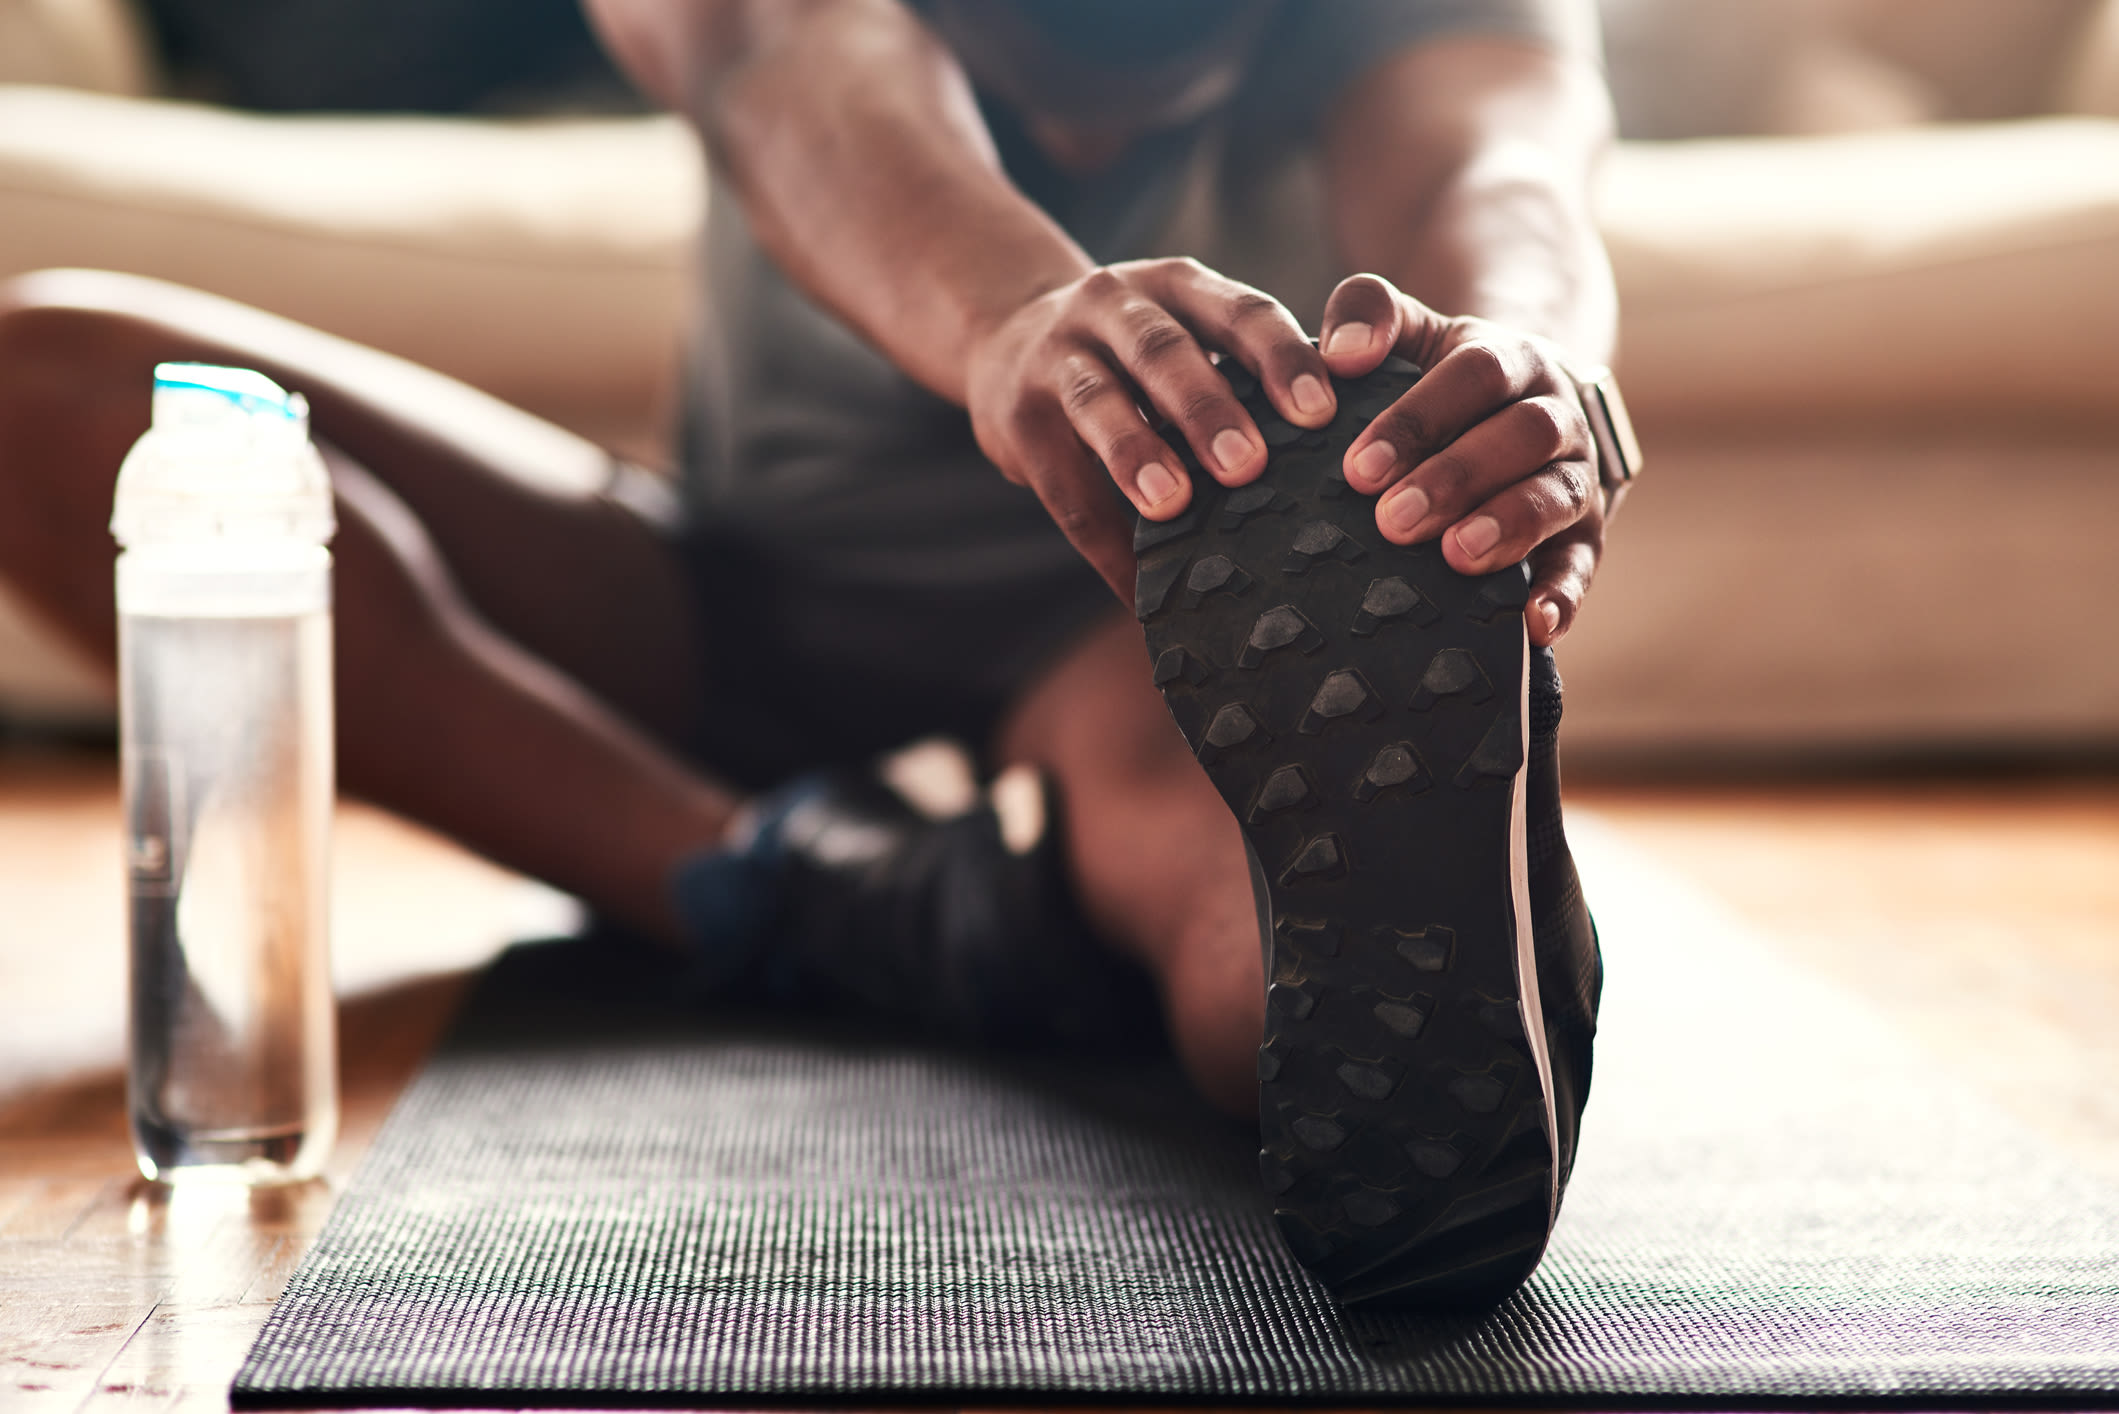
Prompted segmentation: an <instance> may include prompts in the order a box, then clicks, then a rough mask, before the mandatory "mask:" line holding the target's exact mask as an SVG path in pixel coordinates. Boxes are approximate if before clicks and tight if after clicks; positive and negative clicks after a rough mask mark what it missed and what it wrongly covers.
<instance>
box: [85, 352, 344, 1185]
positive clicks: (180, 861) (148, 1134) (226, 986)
mask: <svg viewBox="0 0 2119 1414" xmlns="http://www.w3.org/2000/svg"><path fill="white" fill-rule="evenodd" d="M334 528H335V523H334V519H333V515H332V508H331V483H330V478H329V476H328V474H327V473H326V472H325V469H324V465H323V461H322V459H321V458H319V457H318V455H317V453H316V450H315V448H313V447H312V446H311V445H310V443H309V425H308V407H307V405H306V404H305V403H304V402H303V401H302V399H301V397H300V396H299V395H298V394H297V395H290V394H288V393H286V392H283V391H282V390H281V389H280V388H279V387H278V386H277V385H276V384H274V383H273V382H272V381H271V380H270V379H267V378H266V377H264V376H263V375H262V374H258V373H253V372H250V371H248V370H245V369H234V368H215V367H211V366H208V365H203V364H163V365H161V366H160V367H158V368H157V369H156V370H155V389H154V424H153V426H152V427H151V428H150V429H149V430H148V432H147V434H146V435H145V436H144V437H142V438H141V439H140V441H139V442H138V443H137V444H136V445H135V446H134V447H133V449H132V452H131V453H130V455H128V456H127V457H126V459H125V465H124V468H123V469H122V470H121V471H120V472H119V475H118V488H117V497H116V501H115V504H114V506H113V509H112V514H111V532H112V534H113V535H115V536H116V537H117V539H118V542H119V544H120V545H121V546H122V547H123V553H122V554H120V555H119V557H118V568H117V575H118V585H117V589H118V693H119V722H120V737H121V743H120V753H121V760H122V763H123V776H124V794H125V822H126V835H127V874H128V887H129V890H130V901H131V962H132V966H131V976H132V996H131V1002H132V1005H131V1051H130V1060H131V1067H130V1076H129V1085H128V1091H129V1107H130V1110H131V1117H132V1133H133V1146H134V1150H135V1152H136V1154H137V1156H138V1158H139V1163H140V1170H141V1172H142V1173H144V1174H146V1175H147V1176H148V1177H149V1178H151V1179H161V1180H164V1181H170V1182H188V1181H191V1180H193V1179H219V1180H234V1181H237V1182H242V1183H283V1182H295V1181H299V1180H301V1179H304V1178H309V1177H312V1176H314V1175H315V1174H316V1173H317V1171H318V1170H319V1169H320V1168H321V1167H322V1165H323V1162H324V1158H325V1156H326V1155H327V1154H328V1153H329V1152H330V1148H331V1144H332V1141H333V1139H334V1138H335V1137H336V1134H337V1130H338V1074H337V1051H336V1039H335V1036H334V1029H335V1014H334V1011H333V1003H332V992H331V968H330V954H329V940H328V936H327V933H328V926H329V925H328V903H329V899H328V876H327V870H328V867H329V860H328V850H329V838H330V836H329V832H330V827H331V806H332V796H333V768H332V712H331V697H332V688H331V553H330V551H329V550H327V549H326V548H325V543H326V542H327V541H328V540H329V539H330V537H331V534H332V531H333V530H334Z"/></svg>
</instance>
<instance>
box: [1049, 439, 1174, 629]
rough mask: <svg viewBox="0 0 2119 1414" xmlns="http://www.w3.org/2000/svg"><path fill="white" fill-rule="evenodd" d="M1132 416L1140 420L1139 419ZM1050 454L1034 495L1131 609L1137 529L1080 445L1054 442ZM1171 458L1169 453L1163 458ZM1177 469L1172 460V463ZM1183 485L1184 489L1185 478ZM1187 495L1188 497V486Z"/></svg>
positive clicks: (1121, 601) (1078, 550) (1050, 444)
mask: <svg viewBox="0 0 2119 1414" xmlns="http://www.w3.org/2000/svg"><path fill="white" fill-rule="evenodd" d="M1134 417H1135V418H1136V419H1138V417H1139V414H1138V413H1135V414H1134ZM1047 447H1048V449H1049V450H1048V452H1047V455H1046V456H1044V457H1043V458H1041V459H1040V461H1039V462H1038V473H1037V475H1036V476H1035V477H1034V478H1033V479H1032V481H1031V488H1030V489H1031V490H1033V491H1035V492H1036V493H1037V498H1038V500H1039V501H1041V502H1042V503H1043V504H1044V507H1045V513H1046V514H1047V515H1050V516H1051V517H1052V523H1053V524H1054V525H1057V526H1058V527H1059V528H1060V533H1061V534H1063V535H1065V536H1066V537H1067V541H1068V543H1069V544H1071V545H1073V546H1074V548H1075V550H1076V552H1077V553H1079V554H1080V555H1081V557H1082V558H1083V559H1085V560H1087V561H1088V562H1089V563H1090V564H1091V565H1094V566H1095V567H1096V572H1097V573H1098V574H1100V575H1102V576H1103V577H1104V583H1106V584H1108V585H1110V586H1111V592H1112V593H1113V594H1116V595H1117V596H1118V598H1119V602H1120V603H1122V604H1125V605H1126V606H1127V607H1129V608H1130V607H1132V604H1133V575H1134V570H1135V568H1136V564H1137V562H1136V560H1135V558H1134V554H1133V527H1132V526H1131V525H1130V524H1129V523H1128V522H1127V519H1126V515H1125V512H1124V511H1123V510H1122V509H1121V508H1120V507H1119V506H1118V504H1117V503H1116V502H1114V501H1113V500H1112V499H1111V496H1110V494H1109V493H1108V492H1106V491H1105V490H1104V489H1103V487H1102V486H1101V485H1100V484H1099V483H1100V482H1101V481H1102V477H1101V476H1100V475H1099V474H1098V472H1097V467H1096V463H1095V462H1094V461H1093V460H1092V459H1091V457H1090V456H1089V454H1088V453H1087V452H1086V451H1085V450H1083V448H1082V445H1081V444H1080V443H1079V442H1076V441H1074V440H1073V439H1072V438H1071V437H1068V438H1065V439H1061V438H1053V439H1051V440H1050V441H1049V442H1048V443H1047ZM1165 455H1167V453H1165ZM1171 465H1172V466H1175V465H1176V463H1175V461H1174V460H1173V461H1172V463H1171ZM1179 484H1180V485H1185V483H1184V481H1183V478H1182V477H1180V478H1179ZM1185 494H1186V495H1187V496H1189V495H1190V487H1189V485H1186V486H1185Z"/></svg>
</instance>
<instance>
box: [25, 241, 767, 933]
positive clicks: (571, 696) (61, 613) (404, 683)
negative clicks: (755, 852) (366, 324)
mask: <svg viewBox="0 0 2119 1414" xmlns="http://www.w3.org/2000/svg"><path fill="white" fill-rule="evenodd" d="M165 359H190V360H200V361H206V362H216V363H231V364H238V365H242V366H246V367H253V368H257V369H260V370H261V371H263V372H265V373H267V374H269V375H270V376H272V377H274V378H276V379H278V380H279V381H280V382H282V383H283V384H285V385H286V386H288V387H292V388H296V389H299V390H300V391H302V392H303V393H304V394H306V395H307V396H308V398H309V400H310V404H311V408H312V414H313V420H314V426H315V429H316V432H317V435H318V439H319V441H320V443H322V444H323V445H325V447H326V449H327V458H328V460H329V461H330V463H331V465H332V470H333V476H334V481H335V483H336V487H337V491H338V513H339V518H340V529H339V534H338V538H337V540H336V542H335V543H334V546H333V549H334V551H335V554H336V556H337V560H338V574H337V604H338V611H337V612H338V637H337V674H338V698H339V754H340V768H341V775H342V778H343V780H344V781H345V783H346V785H347V787H348V789H350V790H352V791H354V792H356V793H359V794H362V795H365V796H368V797H369V798H371V799H374V800H376V801H377V802H378V803H380V804H383V805H385V806H387V807H389V808H391V809H394V810H398V811H400V812H402V813H404V814H406V815H409V816H411V817H412V818H414V819H417V820H420V821H422V822H424V823H426V824H428V825H431V826H433V827H435V828H437V829H440V830H442V831H444V832H445V833H447V834H449V835H452V836H454V837H455V838H457V839H459V840H461V841H463V842H464V843H466V844H468V845H470V846H471V847H472V848H474V849H477V850H479V851H481V852H482V853H485V854H487V855H489V856H491V857H492V858H494V859H496V860H499V861H500V862H502V863H504V864H508V865H510V866H512V867H515V868H518V869H521V870H523V871H525V872H527V873H531V874H535V875H537V876H538V877H540V878H544V879H547V880H550V881H551V882H553V883H555V884H557V885H559V886H560V887H562V888H566V889H570V890H572V891H574V892H576V893H578V894H580V895H581V896H582V897H584V898H586V899H588V900H589V901H590V902H591V903H593V904H595V905H596V906H597V907H599V908H602V909H604V910H606V911H608V912H610V913H612V914H614V915H615V916H618V917H621V918H624V919H626V920H627V921H629V922H631V923H633V924H635V925H636V926H639V927H642V928H645V929H647V930H649V931H651V932H653V933H656V934H658V935H661V936H664V937H673V936H674V934H675V925H674V920H673V919H672V918H671V916H670V913H669V905H668V901H667V899H666V897H665V881H666V879H667V877H668V875H669V871H670V869H671V868H672V867H673V866H674V865H675V863H676V862H677V861H678V860H679V859H680V858H682V857H683V856H684V855H685V854H686V853H688V852H690V851H691V850H694V849H697V848H699V847H700V846H701V845H703V844H707V843H711V842H713V841H715V840H718V839H719V838H720V837H721V835H722V834H723V833H724V831H725V829H726V827H727V823H728V820H729V817H730V815H731V813H732V811H733V809H734V807H735V803H736V802H735V800H734V797H733V796H732V795H731V794H730V793H729V792H728V791H726V790H724V789H722V788H721V787H719V786H717V785H715V784H714V783H712V782H710V781H708V780H705V779H703V778H701V777H700V776H699V775H698V774H696V773H695V772H694V771H693V770H692V769H691V768H689V767H688V766H686V765H685V764H684V763H683V762H682V761H681V760H680V758H679V757H678V756H677V755H676V754H675V753H674V752H673V751H672V750H671V747H670V745H666V744H665V743H672V744H676V745H679V746H681V745H682V744H683V734H684V732H685V730H686V723H687V722H688V720H689V719H690V714H691V712H692V709H693V708H694V707H695V706H696V704H697V702H698V694H699V691H700V681H701V678H700V670H699V663H698V651H697V648H696V644H695V639H694V638H693V635H692V632H691V628H692V625H691V621H690V608H689V596H688V592H687V590H686V588H685V584H684V579H683V576H682V572H681V567H680V566H678V565H677V564H676V563H675V560H674V557H673V555H672V554H671V553H670V551H669V549H668V547H667V546H666V545H665V543H664V542H663V541H662V540H661V539H660V538H659V537H658V536H657V535H656V534H655V533H654V531H653V529H652V528H651V527H650V526H649V525H648V524H647V522H646V521H644V520H643V519H642V518H641V517H640V516H639V515H636V514H634V513H633V512H631V511H629V510H627V509H626V508H625V507H622V506H619V505H616V504H613V503H612V501H611V500H610V499H609V498H608V497H607V496H605V495H604V494H602V493H601V490H600V488H601V487H602V485H603V484H604V483H605V481H606V478H607V467H608V462H607V460H606V459H605V458H603V457H602V455H601V454H600V453H598V452H596V451H595V449H594V448H591V447H589V446H587V444H584V443H581V442H580V441H578V439H574V438H571V437H569V436H568V435H567V434H565V433H563V432H561V431H559V430H558V429H556V428H551V427H549V426H547V425H546V424H543V423H539V422H537V421H536V420H535V419H532V418H528V417H527V416H526V415H524V414H521V413H518V412H515V411H514V410H512V409H508V408H505V407H503V406H502V405H500V404H498V403H496V402H494V401H493V400H492V399H490V398H486V397H484V396H483V395H481V394H478V393H476V392H474V391H472V390H471V389H468V388H465V387H463V386H462V385H460V384H456V383H453V382H451V381H450V380H447V379H444V378H441V377H439V376H438V375H435V374H431V373H428V372H426V371H424V370H420V369H417V368H414V367H412V366H411V365H408V364H404V363H402V362H401V361H399V360H395V359H390V358H387V357H385V356H383V355H380V354H377V353H375V352H373V351H372V350H367V349H362V348H359V347H358V346H355V345H351V344H348V343H345V342H344V341H342V340H337V339H333V338H330V337H328V336H326V335H322V334H319V333H317V332H316V331H313V330H309V329H304V328H302V327H300V326H298V325H293V324H290V323H287V322H286V321H283V320H278V319H274V318H271V317H270V316H266V315H263V314H260V313H258V312H257V311H255V310H250V309H247V308H244V307H242V306H239V305H234V304H231V303H229V302H227V301H223V300H217V299H213V298H211V297H208V296H203V295H199V294H196V293H194V292H191V291H186V290H182V289H178V288H176V287H174V286H169V285H163V284H160V283H158V282H153V281H144V280H136V279H132V278H129V277H123V276H110V275H95V274H87V273H64V274H58V275H45V276H35V277H29V278H27V279H24V280H21V281H17V282H14V283H13V284H11V285H8V286H5V287H0V575H4V576H5V577H6V578H7V580H8V582H9V583H10V584H11V585H13V586H14V587H15V588H17V589H18V590H19V591H20V592H21V593H22V594H23V595H24V596H25V597H26V598H27V599H28V601H29V602H30V604H31V605H32V606H33V607H35V608H36V609H37V610H39V611H40V612H41V613H42V615H43V616H44V617H45V618H46V619H47V620H49V621H50V623H51V624H53V625H54V626H55V627H56V628H57V629H59V631H61V632H62V633H64V634H65V635H67V636H68V637H69V638H70V639H72V640H73V642H74V643H75V644H76V645H77V646H79V647H80V648H82V649H84V650H86V651H87V652H88V653H89V654H90V655H92V656H93V657H94V658H96V659H97V660H99V661H101V662H104V663H106V664H110V663H112V662H114V660H115V652H116V613H115V605H114V602H113V595H112V585H111V561H112V556H113V554H114V549H113V546H112V544H111V541H110V536H109V532H108V530H107V529H106V526H107V524H108V521H109V515H110V498H111V490H112V484H113V480H114V478H115V475H116V472H117V468H118V464H119V462H120V460H121V459H122V458H123V456H124V453H125V451H126V449H127V448H128V447H129V446H130V445H131V443H132V442H133V440H134V439H135V438H137V437H138V436H139V435H140V433H141V432H142V431H143V430H144V429H145V428H146V425H147V417H148V391H149V388H150V386H151V380H152V368H153V365H154V364H155V363H156V362H158V361H161V360H165ZM636 723H639V724H644V727H643V726H642V725H636ZM650 733H654V734H653V735H651V734H650Z"/></svg>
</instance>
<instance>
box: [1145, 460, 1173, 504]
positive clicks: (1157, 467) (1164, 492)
mask: <svg viewBox="0 0 2119 1414" xmlns="http://www.w3.org/2000/svg"><path fill="white" fill-rule="evenodd" d="M1176 494H1177V477H1176V475H1175V473H1173V472H1172V471H1171V470H1170V468H1168V467H1166V466H1164V465H1163V464H1162V463H1161V462H1149V463H1148V464H1147V465H1146V466H1144V467H1142V468H1141V469H1140V496H1141V499H1142V500H1144V501H1146V502H1147V503H1148V504H1149V505H1151V506H1159V505H1161V504H1162V503H1163V502H1165V501H1167V500H1169V499H1170V498H1171V497H1172V496H1175V495H1176Z"/></svg>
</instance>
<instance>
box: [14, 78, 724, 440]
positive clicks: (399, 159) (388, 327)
mask: <svg viewBox="0 0 2119 1414" xmlns="http://www.w3.org/2000/svg"><path fill="white" fill-rule="evenodd" d="M701 177H702V169H701V166H700V162H699V158H698V153H697V148H696V145H695V143H694V141H693V139H692V137H691V135H690V133H689V131H688V130H687V129H686V128H685V126H684V125H683V124H682V123H681V122H680V121H678V120H676V119H674V118H665V117H650V118H637V117H636V118H601V119H578V120H564V121H561V120H551V121H536V122H505V123H504V122H495V121H471V120H458V119H441V118H374V117H363V118H336V117H333V118H316V117H273V118H259V117H252V116H245V115H240V114H235V113H229V112H225V111H221V110H216V109H211V108H205V107H198V106H193V105H188V104H179V103H168V102H160V101H153V100H134V99H119V98H110V97H106V96H102V95H97V94H89V93H76V92H70V91H64V90H60V89H51V88H37V87H26V86H0V276H4V275H7V274H12V273H17V272H20V271H24V270H30V269H36V268H39V267H43V266H52V265H72V266H94V267H99V268H104V269H112V270H123V271H129V272H133V273H136V274H143V275H154V276H159V277H161V278H164V279H168V280H174V281H177V282H179V283H182V284H187V285H192V286H196V287H198V288H200V289H204V290H208V291H211V292H213V293H216V294H221V295H226V296H228V297H230V298H233V299H238V300H242V301H244V302H246V303H249V304H253V305H257V306H259V307H261V308H264V309H267V310H270V311H272V312H274V313H277V314H282V315H286V316H289V317H291V318H294V319H297V320H301V321H303V322H305V323H308V324H312V325H315V326H317V327H319V328H322V329H326V330H329V331H330V332H332V333H336V334H341V335H344V336H346V337H348V338H352V339H356V340H359V341H361V342H364V343H368V344H373V345H375V346H377V347H379V348H383V349H386V350H389V351H390V352H393V353H397V354H401V355H403V356H405V357H408V358H411V359H413V360H415V361H417V362H420V363H424V364H427V365H428V366H430V367H433V368H437V369H439V370H441V371H442V372H445V373H450V374H453V375H455V376H457V377H459V378H462V379H464V380H465V381H467V382H470V383H472V384H475V385H477V386H479V387H481V388H484V389H486V390H488V391H489V392H492V393H495V394H497V395H499V396H500V397H503V398H505V399H507V400H509V401H512V402H515V403H517V404H519V405H521V406H524V407H527V408H529V409H531V410H532V411H538V412H543V413H545V414H546V415H548V416H552V417H554V418H555V419H557V420H559V421H562V422H568V423H571V424H573V425H575V426H577V427H581V428H583V429H584V430H587V431H589V432H591V433H592V434H603V433H607V432H609V431H611V430H614V429H619V430H626V431H637V429H638V428H640V427H642V426H645V425H648V424H650V423H651V422H652V420H653V419H654V417H655V416H656V409H655V406H654V399H655V397H656V395H657V392H658V390H662V389H666V388H667V386H668V384H669V382H670V380H671V377H672V374H673V368H674V360H675V353H676V343H677V330H678V329H679V328H680V327H681V322H682V320H681V315H680V314H679V312H678V311H679V308H680V306H681V305H682V303H683V302H684V300H685V298H686V296H687V294H688V290H689V284H690V278H691V276H690V272H691V243H692V240H693V236H694V232H695V231H696V229H697V225H698V220H699V213H700V211H701V208H702V203H703V201H704V199H705V198H704V194H703V183H702V181H701Z"/></svg>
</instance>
